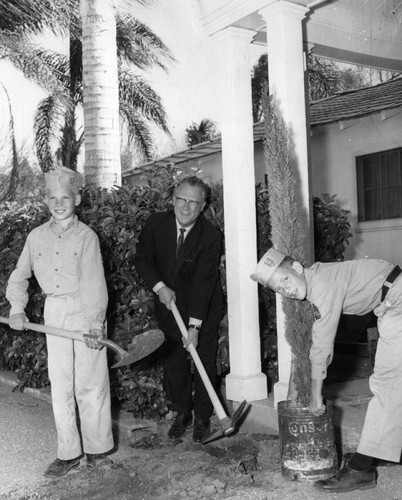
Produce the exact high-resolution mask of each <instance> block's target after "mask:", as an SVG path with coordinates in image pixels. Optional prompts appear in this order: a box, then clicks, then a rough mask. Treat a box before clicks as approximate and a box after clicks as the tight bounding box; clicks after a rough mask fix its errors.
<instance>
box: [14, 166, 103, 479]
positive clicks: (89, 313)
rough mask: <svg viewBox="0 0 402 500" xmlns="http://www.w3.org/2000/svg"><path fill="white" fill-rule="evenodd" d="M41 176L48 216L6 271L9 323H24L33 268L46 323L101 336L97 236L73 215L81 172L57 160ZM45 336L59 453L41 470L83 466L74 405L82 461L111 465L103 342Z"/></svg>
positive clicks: (58, 472) (51, 472)
mask: <svg viewBox="0 0 402 500" xmlns="http://www.w3.org/2000/svg"><path fill="white" fill-rule="evenodd" d="M45 180H46V203H47V205H48V207H49V211H50V214H51V218H50V220H49V221H48V222H46V223H45V224H43V225H42V226H39V227H37V228H35V229H34V230H33V231H32V232H31V233H30V234H29V235H28V237H27V240H26V243H25V246H24V249H23V251H22V253H21V256H20V258H19V260H18V263H17V267H16V269H15V270H14V271H13V273H12V274H11V276H10V279H9V282H8V287H7V291H6V297H7V299H8V301H9V302H10V304H11V311H10V326H11V327H12V328H14V329H16V330H22V329H23V328H24V322H26V321H28V319H27V317H26V315H25V307H26V305H27V303H28V293H27V290H28V280H29V278H30V277H31V276H32V274H35V277H36V279H37V281H38V283H39V285H40V287H41V289H42V291H43V292H44V293H45V295H46V302H45V309H44V320H45V324H46V325H49V326H53V327H57V328H63V329H66V330H80V331H85V332H87V333H90V334H91V335H95V336H97V337H99V338H102V337H103V335H104V328H103V326H104V320H105V314H106V307H107V302H108V296H107V289H106V282H105V277H104V270H103V264H102V258H101V253H100V247H99V240H98V237H97V236H96V234H95V233H94V231H92V229H90V228H89V227H88V226H87V225H86V224H83V223H82V222H80V221H79V220H78V218H77V216H76V215H75V214H74V209H75V206H78V205H79V204H80V202H81V196H80V194H79V189H80V187H81V176H80V174H78V173H77V172H73V171H72V170H69V169H67V168H64V167H61V168H58V169H56V170H54V171H52V172H49V173H48V174H46V175H45ZM46 341H47V350H48V370H49V378H50V382H51V389H52V404H53V413H54V418H55V423H56V430H57V458H56V460H55V461H54V462H52V463H51V464H50V465H49V467H48V469H47V470H46V472H45V476H47V477H60V476H63V475H65V474H67V472H68V471H69V470H71V469H73V468H76V467H78V466H79V465H80V458H81V455H82V448H81V439H80V433H79V429H78V423H77V418H76V407H78V412H79V419H80V429H81V436H82V444H83V449H84V452H85V453H86V458H87V466H88V467H89V468H94V467H95V466H101V465H106V464H110V463H111V460H110V459H109V458H108V457H107V456H106V455H105V453H107V452H108V451H110V450H111V449H112V448H113V437H112V422H111V411H110V387H109V373H108V367H107V359H106V349H102V346H99V344H98V342H97V341H96V340H93V339H92V340H87V341H86V342H87V344H84V343H82V342H78V341H73V340H70V339H66V338H60V337H54V336H50V335H48V336H47V338H46Z"/></svg>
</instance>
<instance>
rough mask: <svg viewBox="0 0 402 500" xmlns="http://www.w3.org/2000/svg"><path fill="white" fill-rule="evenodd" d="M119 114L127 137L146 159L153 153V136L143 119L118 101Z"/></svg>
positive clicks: (150, 157) (151, 156)
mask: <svg viewBox="0 0 402 500" xmlns="http://www.w3.org/2000/svg"><path fill="white" fill-rule="evenodd" d="M120 116H121V118H122V120H123V123H124V125H125V126H126V127H127V133H128V138H129V140H130V141H132V142H134V144H135V145H136V146H137V147H138V149H139V150H140V151H141V152H142V153H143V154H144V155H145V157H146V159H147V160H148V161H150V160H152V159H153V158H154V155H155V151H154V146H153V137H152V134H151V132H150V130H149V127H148V126H147V124H146V123H145V120H144V119H143V118H142V117H141V116H140V115H139V114H138V113H136V112H135V111H133V109H132V108H131V107H130V106H127V105H125V104H124V103H120Z"/></svg>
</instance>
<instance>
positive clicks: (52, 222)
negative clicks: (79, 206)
mask: <svg viewBox="0 0 402 500" xmlns="http://www.w3.org/2000/svg"><path fill="white" fill-rule="evenodd" d="M54 225H57V222H56V221H55V220H54V218H53V217H50V219H49V220H48V221H47V222H45V224H44V226H45V227H46V229H51V228H52V227H54ZM70 227H74V228H75V229H76V228H77V227H78V217H77V214H74V215H73V218H72V219H71V221H70V222H69V223H68V225H67V227H66V228H65V229H63V232H64V231H67V229H70Z"/></svg>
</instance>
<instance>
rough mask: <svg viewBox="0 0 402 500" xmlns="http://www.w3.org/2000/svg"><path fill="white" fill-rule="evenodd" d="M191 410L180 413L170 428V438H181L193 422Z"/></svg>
mask: <svg viewBox="0 0 402 500" xmlns="http://www.w3.org/2000/svg"><path fill="white" fill-rule="evenodd" d="M191 420H192V416H191V412H187V413H178V414H177V416H176V418H175V420H174V422H173V424H172V427H171V428H170V429H169V432H168V436H169V438H170V439H179V438H181V437H182V436H183V434H184V433H185V432H186V429H187V427H188V426H189V425H190V424H191Z"/></svg>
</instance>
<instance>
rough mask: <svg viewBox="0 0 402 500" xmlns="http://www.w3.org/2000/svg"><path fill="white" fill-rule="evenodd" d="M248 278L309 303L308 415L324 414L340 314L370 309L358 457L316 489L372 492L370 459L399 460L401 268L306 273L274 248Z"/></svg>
mask: <svg viewBox="0 0 402 500" xmlns="http://www.w3.org/2000/svg"><path fill="white" fill-rule="evenodd" d="M251 277H252V279H254V280H255V281H258V282H259V283H260V284H262V285H264V286H268V287H269V288H271V289H272V290H274V291H275V292H277V293H279V294H280V295H282V296H284V297H286V298H289V299H294V300H305V299H307V300H308V301H309V302H310V303H311V305H312V308H313V313H314V318H315V321H314V323H313V329H312V347H311V350H310V359H311V370H312V372H311V376H312V382H311V400H310V411H311V412H312V413H313V414H314V415H321V414H322V413H324V412H325V406H324V404H323V398H322V385H323V381H324V379H325V378H326V374H327V366H328V365H329V364H330V362H331V361H332V357H333V348H334V340H335V335H336V330H337V326H338V322H339V318H340V315H341V313H344V314H351V315H364V314H366V313H368V312H370V311H373V310H374V313H375V314H376V316H377V318H378V319H377V326H378V331H379V341H378V347H377V352H376V358H375V366H374V373H373V375H372V376H371V377H370V389H371V392H372V393H373V398H372V399H371V401H370V403H369V406H368V409H367V413H366V417H365V422H364V427H363V430H362V434H361V436H360V441H359V445H358V448H357V453H355V454H353V455H352V456H347V457H344V458H345V460H344V466H343V468H342V469H341V470H340V471H339V472H338V474H337V475H336V476H334V477H331V478H329V479H326V480H321V481H318V482H317V483H315V485H314V486H315V487H316V488H317V489H318V490H320V491H325V492H333V493H344V492H348V491H352V490H357V489H369V488H374V487H375V486H376V477H377V476H376V470H375V467H374V459H375V458H376V459H382V460H387V461H393V462H399V460H400V458H401V450H402V391H401V386H402V363H401V360H402V278H401V269H400V268H399V267H398V266H394V265H393V264H390V263H389V262H386V261H384V260H375V259H361V260H354V261H345V262H331V263H320V262H316V263H315V264H313V265H312V266H311V267H309V268H304V267H303V266H302V264H300V262H297V261H294V260H293V259H292V258H291V257H288V256H285V255H283V254H281V253H280V252H278V251H277V250H275V249H274V248H271V249H269V250H268V251H267V252H266V253H265V255H264V256H263V257H262V259H261V260H260V261H259V263H258V266H257V268H256V270H255V272H254V273H253V274H252V276H251ZM289 397H290V398H292V395H290V394H289ZM348 455H349V454H348Z"/></svg>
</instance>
